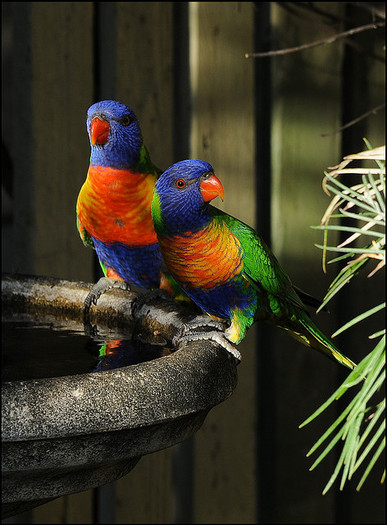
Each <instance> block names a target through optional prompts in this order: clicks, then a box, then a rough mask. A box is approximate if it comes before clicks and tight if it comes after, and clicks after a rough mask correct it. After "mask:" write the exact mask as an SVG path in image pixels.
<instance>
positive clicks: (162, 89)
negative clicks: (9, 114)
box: [115, 2, 174, 523]
mask: <svg viewBox="0 0 387 525" xmlns="http://www.w3.org/2000/svg"><path fill="white" fill-rule="evenodd" d="M116 14H117V18H116V27H117V50H116V53H117V55H116V66H115V69H116V71H117V77H116V94H115V96H116V98H117V100H119V101H121V102H124V103H125V104H127V105H128V106H130V107H131V108H132V109H133V110H134V112H135V113H136V114H137V117H138V119H139V121H140V125H141V129H142V132H143V135H144V141H145V144H146V145H147V148H148V149H149V152H150V154H151V158H152V160H153V162H154V163H155V164H156V165H158V166H159V167H160V168H162V169H166V168H167V167H168V166H170V165H171V164H173V162H174V159H173V142H172V133H173V129H172V124H173V122H172V116H173V64H172V60H173V27H172V2H117V4H116ZM171 499H172V495H171V449H167V450H163V451H160V452H158V453H155V454H151V455H149V456H145V457H143V458H142V459H141V461H140V463H139V464H138V465H137V466H136V467H135V469H134V470H133V471H132V472H130V473H129V474H128V475H127V476H125V477H124V478H122V479H120V480H118V481H117V483H116V522H117V523H168V522H170V521H171V517H172V508H171V505H172V504H171Z"/></svg>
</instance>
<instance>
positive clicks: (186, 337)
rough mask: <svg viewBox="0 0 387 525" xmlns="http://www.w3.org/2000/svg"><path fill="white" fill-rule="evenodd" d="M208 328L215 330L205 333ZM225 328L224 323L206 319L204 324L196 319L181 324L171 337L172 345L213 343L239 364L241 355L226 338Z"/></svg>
mask: <svg viewBox="0 0 387 525" xmlns="http://www.w3.org/2000/svg"><path fill="white" fill-rule="evenodd" d="M209 327H211V328H215V329H216V330H212V331H205V330H206V329H207V328H209ZM225 328H226V323H224V322H222V321H216V320H215V319H209V318H208V317H207V318H205V319H204V322H202V323H200V322H198V320H197V319H194V320H193V321H189V322H188V323H185V324H183V326H182V327H181V328H180V329H179V330H178V332H177V334H176V335H175V336H174V337H173V339H172V344H173V345H174V346H175V347H176V348H178V347H179V346H180V344H181V343H183V342H188V341H201V340H210V341H215V342H216V343H218V344H219V345H220V346H221V347H223V348H224V349H225V350H227V352H229V353H230V354H231V355H232V356H233V357H234V358H235V359H236V360H237V361H238V363H239V362H240V361H241V360H242V355H241V353H240V352H239V351H238V350H237V349H236V348H235V346H234V345H232V344H231V343H230V341H229V340H228V339H227V338H226V336H225V334H224V329H225ZM198 329H199V330H198Z"/></svg>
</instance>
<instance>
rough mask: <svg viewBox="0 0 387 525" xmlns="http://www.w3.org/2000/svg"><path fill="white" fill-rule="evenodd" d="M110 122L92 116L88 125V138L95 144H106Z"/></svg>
mask: <svg viewBox="0 0 387 525" xmlns="http://www.w3.org/2000/svg"><path fill="white" fill-rule="evenodd" d="M109 131H110V124H109V122H106V120H101V119H100V118H98V117H95V118H93V120H92V122H91V126H90V140H91V143H92V145H93V146H95V144H106V142H107V139H108V137H109Z"/></svg>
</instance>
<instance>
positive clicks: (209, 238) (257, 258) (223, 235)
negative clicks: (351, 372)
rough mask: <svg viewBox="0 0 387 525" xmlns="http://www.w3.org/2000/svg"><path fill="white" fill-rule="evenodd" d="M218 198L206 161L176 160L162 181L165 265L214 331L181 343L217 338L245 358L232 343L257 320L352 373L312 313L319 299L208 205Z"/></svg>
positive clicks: (157, 207)
mask: <svg viewBox="0 0 387 525" xmlns="http://www.w3.org/2000/svg"><path fill="white" fill-rule="evenodd" d="M218 196H219V197H220V198H221V199H223V198H224V189H223V186H222V183H221V182H220V180H219V179H218V177H217V176H216V175H215V173H214V169H213V168H212V166H211V165H210V164H208V163H207V162H204V161H202V160H194V159H190V160H184V161H181V162H177V163H176V164H174V165H173V166H171V167H170V168H168V169H167V170H166V171H165V172H164V173H163V174H162V175H161V176H160V178H159V179H158V180H157V182H156V186H155V192H154V197H153V201H152V218H153V223H154V226H155V230H156V233H157V238H158V241H159V246H160V250H161V253H162V256H163V258H164V261H165V264H166V267H167V269H168V270H169V272H170V273H171V274H172V276H173V277H174V278H175V279H176V281H177V282H178V283H179V284H180V286H181V287H182V289H183V290H184V291H185V292H186V294H187V295H188V297H190V298H191V300H192V301H193V302H194V303H196V304H197V306H199V307H200V308H201V309H202V310H203V312H205V313H206V314H209V316H210V317H212V319H213V321H214V322H208V323H207V326H212V327H214V328H215V330H213V331H207V332H203V331H202V330H201V331H197V330H196V332H195V328H196V329H197V328H198V326H195V325H194V326H191V327H188V328H191V330H190V331H189V333H187V334H184V333H182V334H180V335H179V336H178V337H177V338H176V339H175V340H176V342H177V343H179V342H180V341H182V340H184V339H188V340H192V339H203V338H205V339H213V340H215V341H218V342H219V343H220V344H221V345H222V346H223V347H224V348H226V350H228V351H229V352H230V353H231V354H232V355H234V357H236V358H237V359H238V360H240V358H241V356H240V353H239V352H238V350H237V349H236V348H235V346H233V345H237V344H239V343H240V342H241V341H242V339H243V338H244V337H245V335H246V332H247V330H248V329H249V328H250V326H251V325H252V324H253V323H254V322H255V321H268V322H270V323H272V324H274V325H276V326H277V327H279V328H282V329H283V330H285V331H286V332H287V333H288V334H289V335H291V336H293V337H294V338H295V339H297V340H298V341H300V342H301V343H303V344H304V345H305V346H308V347H311V348H315V349H316V350H319V351H320V352H322V353H323V354H325V355H327V356H328V357H330V358H332V359H334V360H336V362H339V363H341V364H342V365H344V366H346V367H348V368H351V369H352V368H353V367H354V366H355V364H354V363H353V362H352V361H351V360H350V359H348V358H347V357H345V356H344V355H343V354H341V352H340V351H339V350H338V349H337V348H336V346H335V345H334V344H333V343H332V341H331V340H330V339H329V338H328V337H327V336H326V335H324V334H323V333H322V332H321V330H319V328H317V326H316V325H315V324H314V323H313V321H312V320H311V318H310V316H309V314H308V312H307V311H306V309H305V305H304V302H305V303H307V304H314V303H315V301H317V300H314V299H313V300H312V298H311V297H310V296H309V295H308V294H306V293H305V292H302V291H301V290H299V289H296V288H295V287H294V286H293V284H292V282H291V281H290V278H289V276H288V275H287V274H286V272H285V271H284V270H283V268H282V267H281V266H280V264H279V262H278V260H277V259H276V257H275V256H274V254H273V253H272V252H271V250H270V248H269V247H268V246H267V245H266V244H265V242H264V241H263V240H262V239H261V238H260V237H259V235H258V233H257V232H256V231H255V230H254V229H253V228H251V227H250V226H248V225H247V224H245V223H243V222H242V221H240V220H238V219H236V218H235V217H232V216H231V215H228V214H227V213H225V212H223V211H221V210H219V209H218V208H216V207H215V206H212V205H211V204H210V202H211V201H212V200H213V199H215V198H216V197H218ZM196 323H197V322H196V321H195V324H196ZM205 325H206V323H205V322H204V324H203V326H202V327H201V328H203V327H204V328H205Z"/></svg>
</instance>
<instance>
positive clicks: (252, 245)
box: [211, 208, 356, 369]
mask: <svg viewBox="0 0 387 525" xmlns="http://www.w3.org/2000/svg"><path fill="white" fill-rule="evenodd" d="M215 210H216V208H215ZM211 213H213V214H214V215H215V214H216V216H218V217H219V218H221V219H222V220H223V221H224V222H226V224H227V226H228V227H229V229H230V231H231V233H233V235H235V237H237V238H238V240H239V242H240V243H241V246H242V250H243V253H244V259H243V272H244V276H245V277H246V279H248V280H249V282H250V283H251V284H252V285H253V286H254V287H255V288H256V289H257V291H258V293H259V294H260V295H261V296H262V292H264V293H265V294H266V297H267V301H266V304H268V305H269V308H270V310H271V313H272V314H273V315H272V316H270V312H269V315H267V316H266V320H268V321H272V322H274V323H275V324H276V325H277V326H278V327H280V328H282V329H284V330H286V331H288V333H289V334H290V335H292V336H293V337H294V338H295V339H297V340H298V341H300V342H302V343H303V344H304V345H306V346H310V347H312V348H315V349H316V350H319V351H320V352H322V353H324V354H325V355H327V356H328V357H330V358H333V359H334V360H336V361H339V362H340V363H341V364H343V365H344V366H346V367H348V368H351V369H353V368H354V367H355V366H356V365H355V363H354V362H353V361H351V360H350V359H348V358H347V357H345V356H344V355H343V354H342V353H341V352H340V351H339V350H338V349H337V348H336V346H335V345H334V344H333V343H332V341H331V340H330V339H329V338H328V337H327V336H325V335H324V334H323V332H321V330H319V328H318V327H317V326H316V325H315V324H314V323H313V322H312V320H311V319H310V316H309V314H308V312H307V311H306V310H305V305H304V303H303V302H302V300H301V298H300V297H299V295H298V294H297V291H296V289H295V287H294V286H293V284H292V282H291V280H290V278H289V276H288V275H287V273H286V272H285V271H284V270H283V268H282V267H281V265H280V263H279V262H278V260H277V259H276V257H275V256H274V254H273V253H272V252H271V250H270V248H269V247H268V246H267V245H266V243H265V242H264V241H263V240H262V239H261V238H260V237H259V236H258V234H257V233H256V231H255V230H254V229H253V228H251V227H250V226H248V225H247V224H245V223H243V222H242V221H239V220H238V219H235V218H234V217H232V216H231V215H228V214H226V213H224V212H221V211H220V210H216V212H214V211H212V212H211ZM297 290H298V289H297ZM299 293H300V295H301V297H302V298H303V299H304V300H305V299H306V302H307V303H308V304H311V305H312V306H315V305H316V302H317V303H318V301H317V300H315V299H314V298H312V297H311V296H309V295H308V294H306V293H305V292H302V291H300V292H299ZM259 314H260V311H259V310H258V315H257V317H256V318H257V319H260V318H261V317H260V315H259ZM262 319H263V318H262Z"/></svg>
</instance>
